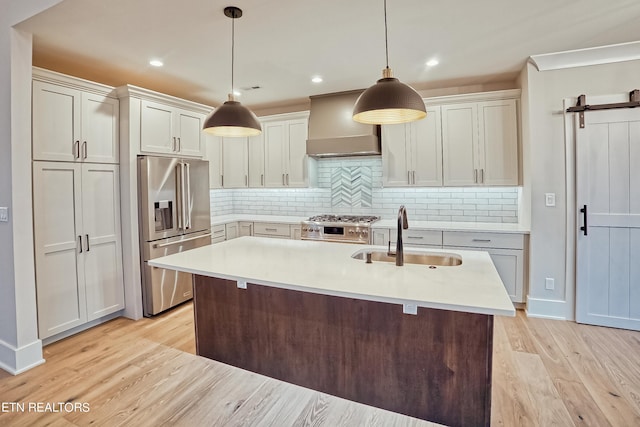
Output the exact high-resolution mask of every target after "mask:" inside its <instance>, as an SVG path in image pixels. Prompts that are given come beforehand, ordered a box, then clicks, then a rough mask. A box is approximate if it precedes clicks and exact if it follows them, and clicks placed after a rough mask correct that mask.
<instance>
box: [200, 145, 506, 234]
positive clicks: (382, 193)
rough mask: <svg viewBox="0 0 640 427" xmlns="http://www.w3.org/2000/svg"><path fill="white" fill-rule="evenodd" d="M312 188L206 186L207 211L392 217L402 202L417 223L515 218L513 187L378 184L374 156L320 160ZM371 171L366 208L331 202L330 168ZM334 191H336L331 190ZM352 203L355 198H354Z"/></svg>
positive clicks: (377, 159) (378, 161)
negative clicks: (314, 184)
mask: <svg viewBox="0 0 640 427" xmlns="http://www.w3.org/2000/svg"><path fill="white" fill-rule="evenodd" d="M317 166H318V187H316V188H265V189H262V188H260V189H257V188H250V189H244V188H243V189H233V190H230V189H221V190H211V191H210V196H211V215H212V216H217V215H226V214H233V213H245V214H262V215H264V214H266V215H296V216H311V215H316V214H322V213H337V214H363V215H380V216H382V217H383V218H389V219H391V218H395V216H396V214H397V212H398V207H399V206H400V205H405V207H406V208H407V211H408V214H409V218H410V219H414V220H418V221H471V222H476V221H477V222H509V223H513V222H518V217H517V215H518V201H519V189H518V188H517V187H495V188H494V187H459V188H445V187H429V188H405V187H401V188H384V187H382V160H381V158H380V157H366V158H356V159H350V158H340V159H321V160H318V162H317ZM354 167H366V168H369V169H370V170H371V206H370V207H364V206H353V205H351V206H348V205H346V206H335V207H332V206H331V201H332V189H331V175H332V170H333V169H335V168H354ZM334 191H336V189H334ZM353 200H355V202H352V203H353V204H358V203H360V201H359V200H358V199H357V198H354V199H353Z"/></svg>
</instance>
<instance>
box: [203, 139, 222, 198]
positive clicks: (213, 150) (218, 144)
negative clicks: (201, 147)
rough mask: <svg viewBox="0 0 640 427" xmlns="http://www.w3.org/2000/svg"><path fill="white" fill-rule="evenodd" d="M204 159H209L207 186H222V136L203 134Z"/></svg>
mask: <svg viewBox="0 0 640 427" xmlns="http://www.w3.org/2000/svg"><path fill="white" fill-rule="evenodd" d="M204 144H205V157H204V158H205V160H208V161H209V188H222V138H220V137H218V136H213V135H209V134H205V135H204Z"/></svg>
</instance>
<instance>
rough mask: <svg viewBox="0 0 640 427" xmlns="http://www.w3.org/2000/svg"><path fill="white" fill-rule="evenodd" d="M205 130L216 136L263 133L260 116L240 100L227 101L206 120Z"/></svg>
mask: <svg viewBox="0 0 640 427" xmlns="http://www.w3.org/2000/svg"><path fill="white" fill-rule="evenodd" d="M203 128H204V131H205V132H207V133H210V134H212V135H216V136H227V137H229V136H230V137H243V136H255V135H260V133H262V127H261V126H260V122H259V121H258V118H257V117H256V115H255V114H253V112H252V111H251V110H249V109H248V108H247V107H245V106H244V105H242V104H241V103H239V102H238V101H233V100H230V101H227V102H225V103H224V104H222V105H221V106H220V107H218V108H216V109H215V110H214V111H213V112H212V113H211V114H210V115H209V116H208V117H207V119H206V120H205V121H204V126H203Z"/></svg>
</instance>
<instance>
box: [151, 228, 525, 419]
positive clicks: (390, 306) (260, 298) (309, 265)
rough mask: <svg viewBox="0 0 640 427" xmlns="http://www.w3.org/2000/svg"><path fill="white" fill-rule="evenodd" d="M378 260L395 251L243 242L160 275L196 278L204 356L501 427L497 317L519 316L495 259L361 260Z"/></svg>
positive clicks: (205, 252) (395, 406)
mask: <svg viewBox="0 0 640 427" xmlns="http://www.w3.org/2000/svg"><path fill="white" fill-rule="evenodd" d="M371 250H383V248H376V247H369V246H363V245H352V244H335V243H326V242H312V241H298V240H279V239H268V238H256V237H242V238H239V239H234V240H230V241H227V242H224V243H220V244H217V245H212V246H206V247H202V248H198V249H194V250H191V251H188V252H184V253H180V254H175V255H171V256H168V257H164V258H158V259H154V260H153V261H152V262H150V264H152V265H154V266H157V267H162V268H167V269H174V270H178V271H184V272H189V273H193V274H194V311H195V327H196V348H197V352H198V354H199V355H201V356H204V357H208V358H211V359H214V360H217V361H220V362H223V363H227V364H230V365H233V366H237V367H240V368H243V369H247V370H250V371H254V372H258V373H261V374H264V375H267V376H270V377H273V378H277V379H280V380H283V381H287V382H291V383H294V384H298V385H301V386H304V387H308V388H312V389H315V390H319V391H322V392H326V393H329V394H332V395H336V396H339V397H343V398H346V399H350V400H354V401H357V402H361V403H365V404H369V405H372V406H377V407H380V408H384V409H388V410H391V411H395V412H399V413H403V414H406V415H410V416H414V417H417V418H422V419H426V420H429V421H434V422H438V423H443V424H447V425H452V426H456V425H489V423H490V414H491V356H492V343H493V316H494V315H506V316H513V315H515V310H514V308H513V305H512V303H511V301H510V300H509V297H508V295H507V293H506V291H505V289H504V287H503V285H502V282H501V281H500V278H499V276H498V273H497V271H496V270H495V267H494V266H493V264H492V262H491V259H490V257H489V255H488V254H487V253H485V252H476V251H458V250H456V251H442V250H435V249H434V250H430V251H429V252H433V253H437V252H447V253H454V254H456V255H458V256H460V257H461V259H462V264H461V265H459V266H446V267H445V266H436V268H430V267H429V266H427V265H412V264H405V265H404V266H402V267H397V266H396V265H395V264H393V263H387V262H375V261H374V262H373V263H371V264H367V263H366V262H365V261H363V260H358V259H354V258H352V257H351V256H352V255H353V254H354V253H356V252H361V251H371ZM405 252H406V253H408V252H413V250H412V251H409V250H405ZM416 252H418V251H416ZM405 313H416V314H405Z"/></svg>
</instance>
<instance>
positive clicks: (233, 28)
mask: <svg viewBox="0 0 640 427" xmlns="http://www.w3.org/2000/svg"><path fill="white" fill-rule="evenodd" d="M385 1H386V0H385ZM235 45H236V12H235V11H234V12H233V16H232V17H231V96H232V97H233V99H235V94H234V93H233V66H234V60H235Z"/></svg>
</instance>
